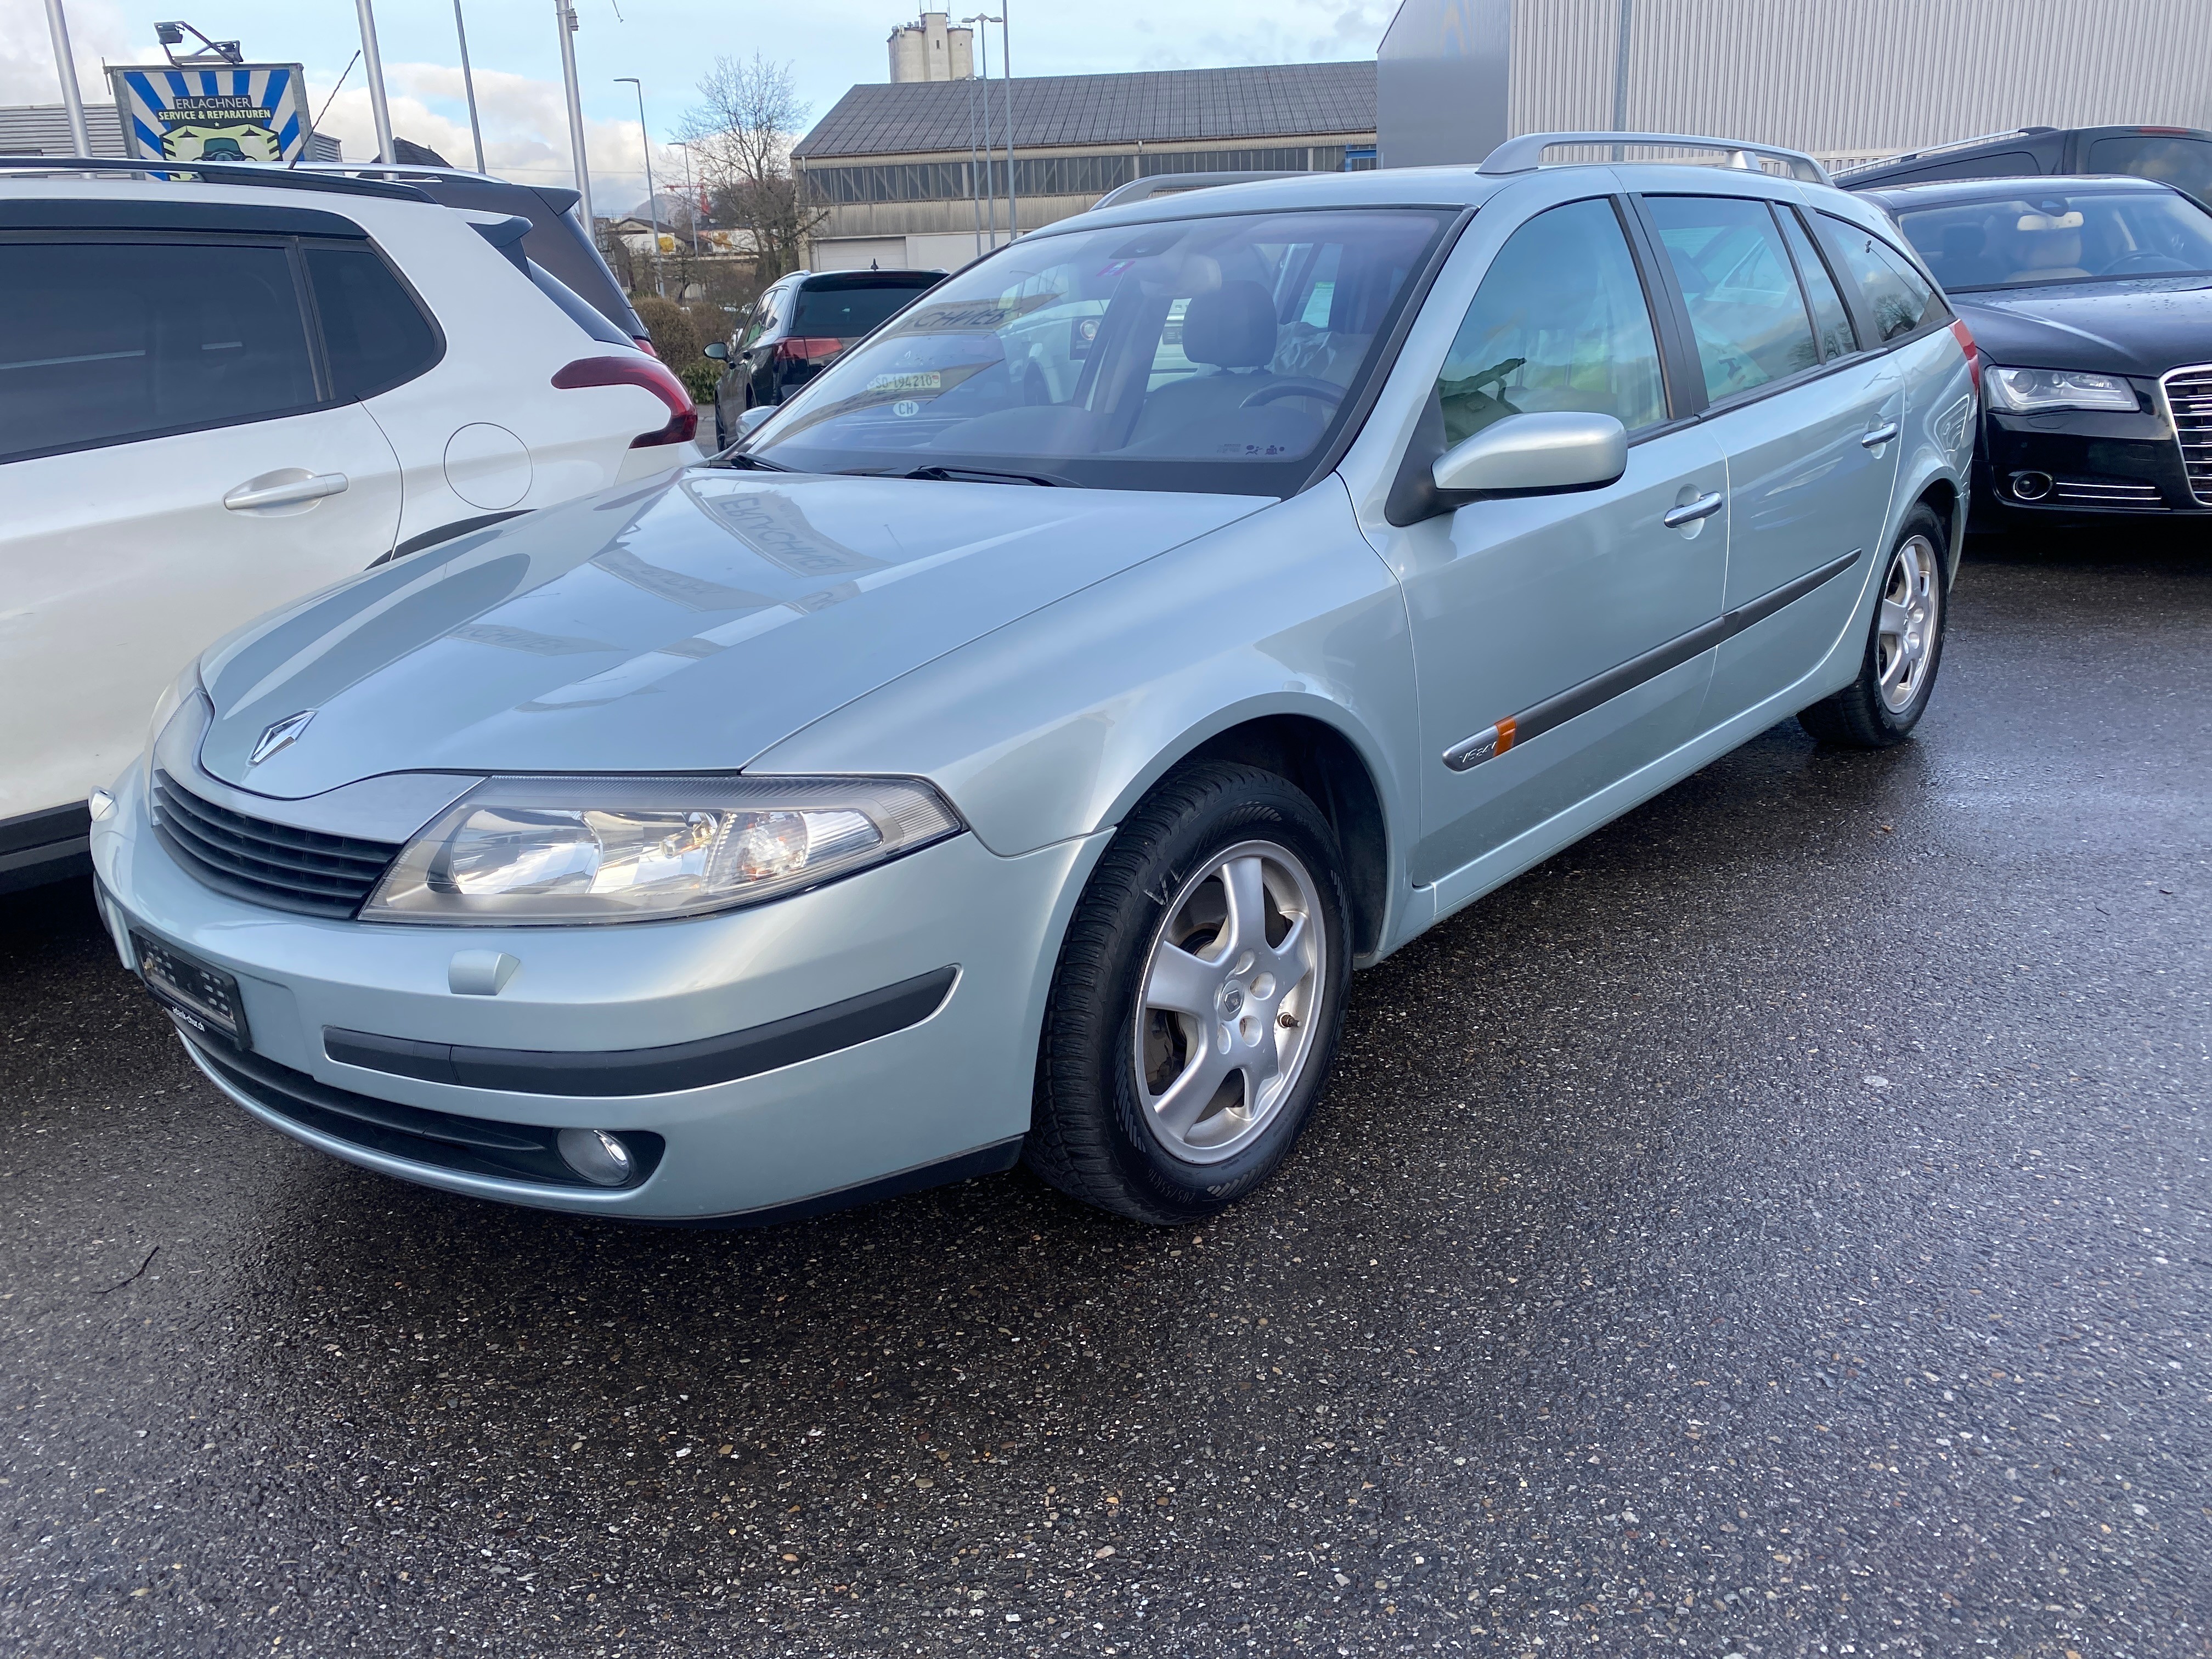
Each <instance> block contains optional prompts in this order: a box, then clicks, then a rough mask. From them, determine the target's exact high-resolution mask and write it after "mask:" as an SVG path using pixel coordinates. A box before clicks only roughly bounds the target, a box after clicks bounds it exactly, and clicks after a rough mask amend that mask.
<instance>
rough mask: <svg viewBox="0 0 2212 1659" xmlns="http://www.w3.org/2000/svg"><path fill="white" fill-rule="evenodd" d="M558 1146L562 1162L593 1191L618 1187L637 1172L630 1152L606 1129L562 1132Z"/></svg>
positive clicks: (567, 1130)
mask: <svg viewBox="0 0 2212 1659" xmlns="http://www.w3.org/2000/svg"><path fill="white" fill-rule="evenodd" d="M559 1146H560V1148H561V1158H562V1162H563V1163H565V1164H568V1167H569V1168H570V1169H572V1170H574V1171H575V1172H576V1173H577V1174H578V1175H580V1176H583V1177H584V1179H585V1180H586V1181H588V1182H591V1183H592V1185H593V1186H594V1187H619V1186H621V1185H622V1184H623V1182H627V1181H628V1180H629V1178H630V1176H632V1175H633V1174H634V1173H635V1171H636V1170H637V1160H636V1159H635V1158H632V1157H631V1156H630V1154H629V1147H627V1146H623V1144H622V1142H621V1140H619V1139H617V1138H616V1137H615V1136H613V1135H611V1134H609V1133H607V1132H606V1131H605V1129H563V1130H562V1131H561V1136H560V1141H559Z"/></svg>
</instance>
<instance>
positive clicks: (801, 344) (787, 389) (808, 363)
mask: <svg viewBox="0 0 2212 1659" xmlns="http://www.w3.org/2000/svg"><path fill="white" fill-rule="evenodd" d="M944 280H945V273H944V272H943V271H941V270H825V271H814V270H794V271H793V272H792V273H791V275H790V276H785V277H782V278H781V279H780V280H779V281H778V282H777V283H775V286H774V287H772V288H770V289H769V290H768V292H767V293H765V294H763V295H761V296H760V298H759V300H758V301H756V302H755V303H754V306H753V314H752V316H751V318H750V320H749V321H748V322H747V324H746V325H745V331H744V335H743V337H741V338H738V339H733V340H732V341H731V342H730V343H729V344H728V345H724V344H723V343H721V342H720V341H719V340H718V341H716V342H715V343H714V344H712V345H710V346H708V348H707V355H708V356H709V357H714V358H717V359H720V360H721V361H723V362H727V363H728V365H729V367H728V368H726V369H725V370H723V372H722V378H721V380H720V383H719V384H718V385H717V386H715V388H714V443H715V447H717V448H718V449H726V448H727V447H729V446H730V445H732V444H733V443H735V442H736V441H738V416H740V415H742V414H744V412H745V410H749V409H759V408H762V407H764V406H766V405H768V404H780V403H781V402H782V401H783V400H784V398H786V397H787V396H788V395H789V394H790V393H791V392H792V391H793V389H794V388H795V387H798V386H805V384H806V383H807V382H808V381H809V380H812V379H813V378H814V377H815V376H816V375H817V374H820V373H821V372H822V371H823V369H825V368H829V365H830V364H831V363H832V362H835V361H836V359H837V357H838V356H841V355H842V353H843V351H844V349H845V348H846V347H848V346H849V345H851V344H852V343H853V342H854V341H855V340H857V339H859V338H860V337H861V336H862V335H863V334H866V333H867V332H868V331H870V330H872V329H873V328H874V327H875V326H876V325H878V323H881V322H883V321H884V320H885V319H888V318H889V317H890V315H891V314H892V313H894V312H896V311H899V310H902V309H903V308H904V307H905V306H906V304H907V302H908V301H910V300H912V299H913V298H914V297H915V295H917V294H922V293H926V292H927V291H928V290H929V289H933V288H935V287H936V286H937V285H938V284H939V283H941V282H943V281H944Z"/></svg>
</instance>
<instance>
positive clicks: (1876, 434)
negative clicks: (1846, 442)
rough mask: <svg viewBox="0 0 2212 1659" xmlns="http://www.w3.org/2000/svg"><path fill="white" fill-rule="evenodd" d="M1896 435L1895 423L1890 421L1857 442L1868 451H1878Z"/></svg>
mask: <svg viewBox="0 0 2212 1659" xmlns="http://www.w3.org/2000/svg"><path fill="white" fill-rule="evenodd" d="M1896 435H1897V422H1895V421H1891V422H1887V424H1885V425H1882V426H1878V427H1876V428H1875V429H1874V430H1873V431H1871V432H1869V433H1868V434H1867V435H1866V436H1865V437H1863V438H1862V439H1860V440H1859V441H1860V442H1861V443H1863V444H1864V445H1865V446H1866V447H1868V448H1869V449H1880V448H1881V447H1882V446H1883V445H1884V444H1886V443H1887V442H1888V441H1890V440H1891V439H1892V438H1894V437H1895V436H1896Z"/></svg>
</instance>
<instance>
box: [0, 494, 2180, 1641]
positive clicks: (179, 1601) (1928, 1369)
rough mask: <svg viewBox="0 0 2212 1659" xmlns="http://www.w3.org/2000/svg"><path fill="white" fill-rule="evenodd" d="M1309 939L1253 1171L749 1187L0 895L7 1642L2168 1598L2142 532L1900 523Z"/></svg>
mask: <svg viewBox="0 0 2212 1659" xmlns="http://www.w3.org/2000/svg"><path fill="white" fill-rule="evenodd" d="M1954 598H1955V611H1954V624H1953V628H1952V632H1951V636H1950V642H1949V647H1948V655H1947V656H1946V659H1945V660H1944V663H1943V665H1942V678H1941V682H1940V684H1939V685H1938V687H1937V690H1936V699H1935V704H1934V707H1933V709H1932V711H1931V713H1930V714H1929V717H1928V719H1927V720H1926V721H1925V723H1924V724H1923V727H1922V732H1921V736H1920V738H1919V740H1918V741H1917V742H1916V743H1913V744H1909V745H1907V746H1905V747H1904V748H1901V749H1899V750H1893V751H1890V752H1887V753H1884V754H1879V755H1863V754H1846V753H1839V752H1834V751H1828V750H1820V749H1817V748H1815V747H1814V744H1812V743H1811V742H1810V741H1808V739H1807V738H1805V737H1804V736H1802V733H1800V732H1799V731H1798V730H1797V729H1796V726H1795V725H1794V724H1792V725H1790V726H1782V727H1778V728H1777V729H1775V730H1774V731H1772V732H1768V733H1767V734H1765V736H1764V737H1762V738H1759V739H1758V740H1757V741H1755V742H1753V743H1752V744H1749V745H1747V747H1745V748H1744V749H1742V750H1739V751H1738V752H1737V753H1735V755H1733V756H1730V757H1728V758H1726V759H1724V760H1723V761H1721V762H1719V763H1716V764H1715V765H1713V766H1711V767H1710V768H1708V769H1706V770H1705V772H1703V773H1702V774H1700V775H1698V776H1697V777H1695V778H1692V779H1691V780H1689V781H1686V782H1685V783H1683V784H1681V785H1680V786H1679V787H1676V788H1674V790H1672V791H1670V792H1668V793H1667V794H1665V795H1664V796H1662V797H1661V798H1660V799H1656V800H1655V801H1653V802H1651V803H1650V804H1649V805H1645V806H1644V807H1643V808H1642V809H1640V810H1638V811H1636V812H1634V813H1632V814H1631V815H1629V816H1628V817H1626V818H1624V819H1622V820H1620V822H1618V823H1614V824H1613V825H1612V826H1611V827H1610V828H1608V829H1605V830H1603V831H1601V833H1599V834H1597V835H1595V836H1592V837H1591V838H1589V840H1588V841H1586V842H1583V843H1582V844H1581V845H1579V846H1577V847H1576V848H1572V849H1571V850H1570V851H1569V852H1567V853H1565V854H1562V855H1561V856H1560V857H1559V858H1557V859H1554V860H1552V861H1551V862H1550V863H1548V864H1547V865H1545V866H1542V867H1541V869H1538V870H1536V871H1534V872H1531V873H1530V874H1528V876H1525V877H1523V878H1522V879H1520V880H1518V881H1516V882H1515V883H1513V884H1510V886H1508V887H1507V888H1505V889H1504V890H1502V891H1500V892H1498V893H1497V894H1495V895H1493V896H1491V897H1489V898H1488V899H1486V900H1485V901H1483V902H1480V903H1479V904H1477V905H1475V906H1474V907H1472V908H1470V909H1468V910H1467V911H1465V912H1464V913H1462V915H1459V916H1457V917H1456V918H1455V919H1454V920H1453V921H1450V922H1449V923H1447V924H1445V925H1444V926H1443V927H1438V928H1437V929H1436V930H1435V931H1434V932H1433V933H1431V934H1430V935H1429V936H1427V937H1426V938H1425V939H1422V940H1420V941H1419V942H1417V943H1416V944H1414V945H1412V946H1410V947H1409V948H1407V950H1405V951H1402V952H1401V953H1400V954H1399V955H1398V956H1397V957H1394V958H1393V959H1392V960H1390V961H1389V962H1388V963H1384V964H1383V966H1381V967H1380V968H1378V969H1375V970H1374V971H1372V972H1370V973H1368V974H1365V975H1361V976H1360V977H1359V978H1358V980H1357V981H1355V985H1354V1001H1353V1006H1352V1014H1351V1018H1350V1024H1349V1028H1348V1031H1347V1034H1346V1040H1345V1044H1344V1049H1343V1056H1342V1060H1341V1061H1340V1067H1339V1071H1338V1073H1337V1077H1336V1079H1335V1082H1334V1086H1333V1087H1332V1089H1331V1091H1330V1092H1329V1094H1328V1097H1327V1098H1326V1099H1325V1101H1324V1102H1323V1103H1322V1107H1321V1109H1320V1110H1319V1112H1318V1114H1317V1116H1316V1121H1315V1124H1314V1126H1313V1128H1312V1130H1311V1132H1310V1133H1309V1134H1308V1136H1307V1138H1306V1139H1305V1142H1304V1145H1303V1146H1302V1147H1301V1148H1300V1150H1299V1151H1298V1152H1297V1155H1296V1156H1295V1158H1293V1160H1292V1161H1291V1164H1290V1165H1289V1166H1288V1167H1287V1169H1286V1170H1285V1171H1284V1173H1283V1174H1282V1176H1280V1177H1279V1179H1278V1180H1277V1181H1276V1182H1274V1183H1273V1185H1272V1186H1271V1187H1269V1188H1267V1189H1265V1190H1264V1191H1262V1192H1261V1194H1258V1195H1257V1196H1256V1197H1255V1198H1254V1199H1252V1200H1250V1201H1249V1202H1247V1203H1246V1204H1244V1205H1243V1206H1241V1207H1239V1208H1238V1209H1237V1210H1235V1211H1234V1212H1231V1213H1230V1214H1228V1215H1226V1216H1225V1217H1223V1218H1221V1219H1219V1220H1218V1222H1217V1223H1215V1224H1214V1225H1210V1226H1208V1227H1206V1228H1204V1229H1203V1230H1201V1231H1182V1232H1156V1231H1145V1230H1143V1229H1139V1228H1136V1227H1133V1226H1130V1225H1124V1224H1122V1223H1120V1222H1117V1221H1115V1220H1111V1219H1109V1218H1105V1217H1103V1216H1100V1215H1097V1214H1094V1213H1091V1212H1087V1211H1085V1210H1082V1209H1080V1208H1078V1207H1076V1206H1073V1205H1072V1204H1069V1203H1067V1202H1065V1201H1063V1200H1060V1198H1059V1197H1057V1196H1056V1195H1055V1194H1052V1193H1051V1192H1049V1191H1048V1190H1047V1189H1045V1188H1042V1187H1041V1186H1040V1185H1039V1184H1037V1183H1036V1182H1035V1181H1033V1180H1031V1179H1030V1178H1029V1177H1027V1176H1024V1175H1022V1174H1019V1173H1016V1174H1014V1175H1011V1176H998V1177H993V1178H991V1179H987V1180H983V1181H978V1182H970V1183H969V1184H967V1185H965V1186H962V1187H957V1188H949V1189H945V1190H940V1191H938V1192H934V1193H930V1194H921V1195H918V1196H915V1197H912V1198H908V1199H903V1200H897V1201H895V1202H891V1203H887V1204H883V1205H879V1206H876V1207H873V1208H871V1209H866V1210H863V1211H859V1212H850V1213H847V1214H842V1215H838V1216H835V1217H831V1218H826V1219H823V1220H819V1221H816V1222H812V1223H809V1224H805V1225H794V1226H789V1227H786V1228H782V1229H778V1230H773V1231H754V1232H730V1233H702V1232H686V1231H660V1230H653V1229H647V1228H641V1227H627V1226H622V1225H613V1224H607V1223H589V1222H580V1221H574V1220H569V1219H564V1218H559V1217H555V1216H549V1215H544V1214H538V1213H532V1212H524V1211H517V1210H508V1209H503V1208H500V1207H496V1206H489V1205H485V1204H480V1203H477V1202H473V1201H471V1200H463V1199H459V1198H453V1197H447V1196H444V1195H441V1194H437V1193H434V1192H429V1191H425V1190H421V1189H417V1188H410V1187H408V1186H405V1185H403V1184H400V1183H398V1182H392V1181H387V1180H385V1179H383V1178H381V1177H379V1176H373V1175H369V1174H366V1173H363V1172H362V1171H358V1170H353V1169H350V1168H349V1167H347V1166H344V1165H342V1164H337V1163H335V1162H333V1161H331V1160H328V1159H325V1158H321V1157H319V1156H318V1155H317V1154H315V1153H313V1152H308V1151H307V1150H305V1149H303V1148H301V1147H299V1146H295V1145H294V1144H292V1143H291V1142H289V1141H288V1140H286V1139H283V1138H282V1137H280V1136H278V1135H276V1134H275V1133H271V1132H270V1131H268V1130H265V1129H264V1128H261V1127H258V1126H257V1125H255V1124H254V1123H252V1122H251V1121H248V1120H247V1119H246V1117H245V1116H244V1115H243V1114H241V1113H240V1112H239V1111H237V1110H236V1109H234V1108H233V1107H231V1106H230V1105H228V1103H226V1102H225V1101H224V1100H223V1099H222V1098H221V1097H219V1096H218V1095H216V1092H215V1091H213V1090H212V1089H211V1088H210V1087H209V1086H207V1085H205V1084H204V1083H203V1082H202V1081H201V1080H200V1079H199V1078H198V1076H197V1073H195V1072H194V1071H193V1070H192V1069H191V1066H189V1065H188V1064H187V1063H186V1061H185V1057H184V1055H183V1054H182V1053H181V1051H180V1050H179V1046H178V1044H177V1042H176V1040H175V1038H174V1037H173V1036H172V1035H171V1034H170V1032H169V1030H168V1028H167V1024H166V1022H165V1021H164V1019H163V1018H161V1016H160V1015H158V1014H157V1013H156V1012H155V1009H154V1008H153V1006H152V1005H151V1004H150V1003H149V1001H148V1000H147V999H146V997H145V995H144V994H143V992H142V991H141V990H140V989H139V988H138V987H137V985H136V984H135V983H134V982H133V981H131V980H130V979H129V978H127V977H126V976H125V975H124V974H123V973H122V971H121V970H120V969H118V966H117V964H116V961H115V957H114V954H113V952H112V950H111V949H110V947H109V946H108V945H107V944H106V940H105V939H104V938H103V937H102V935H101V934H100V931H99V929H98V927H97V926H96V924H95V922H94V918H93V915H92V912H91V909H90V907H89V904H88V901H87V899H86V896H85V895H84V893H83V891H82V890H81V889H76V888H69V889H60V890H50V891H47V892H45V893H41V894H36V895H31V896H19V897H16V898H13V899H9V900H5V901H0V1008H4V1010H5V1016H6V1017H5V1024H4V1030H5V1044H4V1049H0V1102H3V1103H4V1105H5V1113H4V1115H0V1130H4V1133H5V1138H6V1139H7V1142H8V1145H7V1146H6V1148H5V1151H4V1155H0V1263H4V1267H5V1272H4V1273H0V1281H4V1282H0V1331H4V1336H5V1346H4V1359H0V1376H4V1381H5V1387H6V1394H7V1399H6V1411H7V1413H8V1416H9V1419H11V1420H10V1421H9V1423H8V1424H7V1425H6V1434H5V1438H4V1444H3V1445H0V1477H4V1478H0V1521H4V1532H0V1645H4V1646H5V1648H6V1649H7V1650H8V1651H9V1652H11V1653H22V1654H37V1655H48V1654H52V1655H70V1656H100V1659H121V1656H125V1655H157V1654H158V1655H168V1654H202V1653H204V1654H222V1655H234V1654H248V1653H259V1654H264V1655H268V1654H274V1655H292V1654H295V1653H297V1654H307V1655H322V1654H341V1653H356V1652H359V1653H374V1654H403V1653H404V1654H416V1653H444V1652H453V1653H458V1652H462V1651H477V1650H495V1651H497V1652H499V1653H501V1654H502V1655H527V1654H547V1655H599V1654H607V1655H641V1656H642V1655H664V1654H665V1655H678V1654H681V1655H693V1654H701V1655H709V1654H712V1655H720V1654H731V1655H754V1654H760V1655H781V1654H790V1655H822V1656H830V1655H835V1656H859V1655H878V1654H882V1655H890V1654H901V1655H903V1654H922V1655H935V1654H950V1653H961V1654H970V1655H978V1656H982V1655H1001V1654H1003V1655H1030V1654H1040V1655H1041V1654H1063V1653H1065V1654H1110V1653H1124V1654H1129V1655H1133V1656H1142V1659H1150V1656H1170V1655H1175V1656H1180V1655H1185V1654H1188V1655H1216V1654H1238V1655H1243V1654H1255V1653H1256V1654H1268V1655H1273V1654H1285V1653H1304V1654H1315V1655H1325V1656H1326V1655H1359V1656H1365V1655H1383V1654H1399V1653H1415V1654H1426V1653H1431V1652H1442V1653H1529V1654H1538V1653H1541V1654H1552V1653H1562V1652H1568V1653H1579V1652H1589V1653H1591V1654H1603V1655H1611V1654H1636V1655H1642V1654H1662V1653H1691V1654H1698V1655H1704V1656H1711V1659H1723V1656H1727V1655H1731V1654H1740V1655H1742V1656H1746V1659H1765V1656H1770V1655H1785V1654H1787V1655H1796V1654H1808V1655H1809V1654H1868V1655H1871V1654H1881V1653H1889V1654H1898V1655H1913V1656H1922V1655H1926V1656H1934V1655H1947V1656H1948V1655H1971V1654H1981V1653H1990V1654H1998V1655H2005V1656H2015V1655H2017V1656H2027V1655H2049V1656H2052V1659H2116V1656H2129V1659H2146V1656H2153V1655H2180V1654H2190V1655H2201V1654H2203V1653H2206V1652H2207V1651H2212V1508H2208V1505H2212V1473H2208V1468H2209V1467H2212V1368H2208V1361H2212V1329H2209V1328H2208V1313H2207V1308H2208V1297H2207V1294H2206V1292H2207V1289H2208V1285H2212V1227H2208V1213H2207V1212H2208V1186H2207V1178H2208V1169H2207V1158H2208V1155H2212V1113H2209V1112H2208V1104H2207V1102H2208V1093H2212V1090H2208V1084H2212V1054H2208V1042H2212V1020H2208V1013H2207V1001H2208V991H2212V946H2208V938H2212V880H2208V874H2212V871H2209V870H2208V859H2212V810H2208V809H2212V759H2209V758H2208V755H2207V743H2206V738H2207V734H2208V732H2212V673H2208V662H2212V656H2209V655H2208V651H2207V647H2208V643H2212V552H2208V551H2207V550H2206V549H2205V548H2204V546H2203V538H2197V540H2196V541H2193V542H2192V541H2191V540H2189V539H2186V538H2179V537H2174V538H2166V539H2165V540H2162V541H2152V542H2147V541H2145V540H2144V539H2143V537H2142V532H2140V531H2139V530H2138V529H2137V528H2136V526H2132V525H2127V526H2119V527H2117V528H2115V529H2114V530H2113V531H2112V532H2111V533H2110V534H2107V535H2100V536H2096V537H2082V538H2074V539H2072V540H2070V541H2068V542H2064V543H2061V544H2053V545H2051V546H2047V547H2042V548H2028V547H2021V546H2010V547H2007V548H2005V549H2002V550H1999V551H1997V552H1996V553H1995V554H1991V555H1985V556H1977V557H1976V558H1975V559H1974V560H1973V561H1972V562H1970V563H1969V564H1968V566H1967V568H1966V572H1965V574H1964V575H1963V577H1962V579H1961V580H1960V585H1959V587H1958V589H1957V591H1956V593H1955V596H1954Z"/></svg>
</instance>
